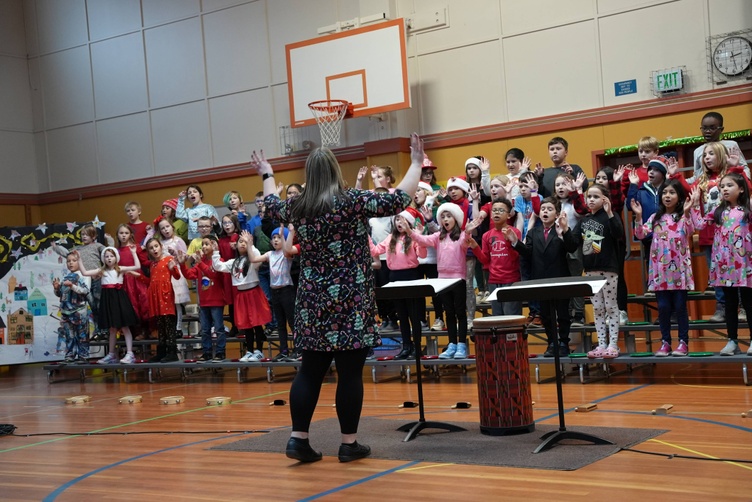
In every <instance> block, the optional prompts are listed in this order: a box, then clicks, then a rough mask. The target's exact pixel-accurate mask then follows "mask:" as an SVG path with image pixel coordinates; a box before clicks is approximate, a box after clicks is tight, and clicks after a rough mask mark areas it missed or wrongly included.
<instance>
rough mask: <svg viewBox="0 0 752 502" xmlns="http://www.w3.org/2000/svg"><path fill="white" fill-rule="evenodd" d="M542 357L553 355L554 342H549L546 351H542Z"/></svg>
mask: <svg viewBox="0 0 752 502" xmlns="http://www.w3.org/2000/svg"><path fill="white" fill-rule="evenodd" d="M543 357H554V344H553V343H549V344H548V347H547V348H546V351H545V352H544V353H543Z"/></svg>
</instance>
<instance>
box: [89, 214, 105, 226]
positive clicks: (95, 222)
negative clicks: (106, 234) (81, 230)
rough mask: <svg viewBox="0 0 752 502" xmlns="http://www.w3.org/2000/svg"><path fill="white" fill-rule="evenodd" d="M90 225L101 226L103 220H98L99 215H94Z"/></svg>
mask: <svg viewBox="0 0 752 502" xmlns="http://www.w3.org/2000/svg"><path fill="white" fill-rule="evenodd" d="M91 224H92V225H94V226H95V227H97V228H102V227H103V226H104V224H105V222H104V221H99V215H96V216H95V217H94V221H92V222H91Z"/></svg>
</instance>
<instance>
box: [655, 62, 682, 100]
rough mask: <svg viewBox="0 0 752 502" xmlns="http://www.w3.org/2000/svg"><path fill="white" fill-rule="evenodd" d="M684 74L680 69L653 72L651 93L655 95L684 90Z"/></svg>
mask: <svg viewBox="0 0 752 502" xmlns="http://www.w3.org/2000/svg"><path fill="white" fill-rule="evenodd" d="M683 77H684V74H683V72H682V69H681V68H670V69H668V70H658V71H654V72H653V91H654V92H655V93H656V94H659V93H664V92H675V91H679V90H681V89H683V88H684V78H683Z"/></svg>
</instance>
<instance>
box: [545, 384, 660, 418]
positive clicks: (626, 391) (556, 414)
mask: <svg viewBox="0 0 752 502" xmlns="http://www.w3.org/2000/svg"><path fill="white" fill-rule="evenodd" d="M650 385H651V384H647V383H646V384H644V385H638V386H637V387H633V388H631V389H627V390H623V391H621V392H617V393H615V394H611V395H608V396H606V397H602V398H600V399H594V400H592V401H590V402H591V403H602V402H603V401H608V400H609V399H613V398H615V397H619V396H623V395H624V394H629V393H631V392H634V391H637V390H642V389H644V388H645V387H650ZM571 411H574V408H564V413H569V412H571ZM558 417H559V412H558V411H557V412H556V413H552V414H551V415H547V416H545V417H541V418H539V419H538V420H536V422H543V421H544V420H550V419H552V418H558Z"/></svg>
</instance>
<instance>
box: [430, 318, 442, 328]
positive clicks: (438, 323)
mask: <svg viewBox="0 0 752 502" xmlns="http://www.w3.org/2000/svg"><path fill="white" fill-rule="evenodd" d="M443 330H444V321H442V320H441V319H436V320H435V321H434V322H433V326H431V331H443Z"/></svg>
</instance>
